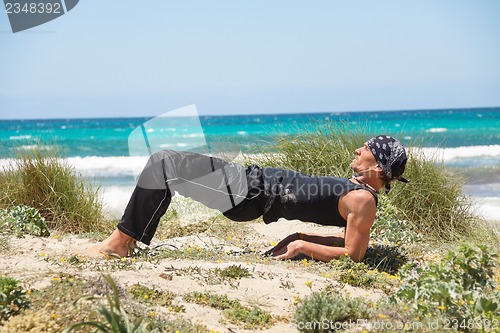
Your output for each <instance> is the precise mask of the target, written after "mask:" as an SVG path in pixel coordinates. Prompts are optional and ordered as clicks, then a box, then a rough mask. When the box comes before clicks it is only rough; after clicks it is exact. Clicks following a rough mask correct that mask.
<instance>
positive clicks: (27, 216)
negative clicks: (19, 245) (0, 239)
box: [0, 205, 50, 237]
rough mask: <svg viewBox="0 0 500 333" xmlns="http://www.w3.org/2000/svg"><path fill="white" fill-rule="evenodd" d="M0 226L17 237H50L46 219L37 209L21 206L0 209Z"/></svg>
mask: <svg viewBox="0 0 500 333" xmlns="http://www.w3.org/2000/svg"><path fill="white" fill-rule="evenodd" d="M0 226H1V227H2V228H4V230H5V229H6V230H8V231H9V232H12V233H15V234H16V235H17V236H22V235H25V234H28V235H33V236H41V237H48V236H50V232H49V229H47V224H46V223H45V218H44V217H43V216H41V215H40V212H39V211H38V209H36V208H32V207H28V206H25V205H19V206H15V207H11V208H9V209H0Z"/></svg>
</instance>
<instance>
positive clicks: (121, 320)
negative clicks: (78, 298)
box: [64, 275, 160, 333]
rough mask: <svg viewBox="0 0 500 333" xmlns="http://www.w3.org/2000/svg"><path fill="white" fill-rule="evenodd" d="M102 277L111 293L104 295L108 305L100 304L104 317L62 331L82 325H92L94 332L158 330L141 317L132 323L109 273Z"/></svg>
mask: <svg viewBox="0 0 500 333" xmlns="http://www.w3.org/2000/svg"><path fill="white" fill-rule="evenodd" d="M104 279H105V280H106V282H107V283H108V284H109V285H110V287H111V289H112V294H111V295H109V294H108V295H106V300H107V304H108V307H105V306H102V307H100V308H99V310H98V312H99V313H100V314H101V315H102V316H103V317H104V318H103V320H102V321H84V322H81V323H77V324H73V325H71V326H70V327H68V328H66V329H65V330H64V333H69V332H75V331H77V330H78V329H80V328H83V327H86V326H88V327H93V328H95V332H105V333H107V332H110V333H118V332H120V333H122V332H123V333H143V332H145V333H146V332H147V333H152V332H160V331H159V329H151V328H150V324H149V323H148V322H146V321H143V320H142V319H140V318H139V319H137V320H136V321H135V322H134V323H133V322H131V320H130V319H129V316H128V315H127V313H126V311H125V310H124V309H123V308H122V307H121V305H120V296H119V292H118V288H117V286H116V283H115V282H114V281H113V279H112V278H111V277H110V276H109V275H105V276H104ZM85 299H87V300H96V299H97V298H96V297H86V298H85Z"/></svg>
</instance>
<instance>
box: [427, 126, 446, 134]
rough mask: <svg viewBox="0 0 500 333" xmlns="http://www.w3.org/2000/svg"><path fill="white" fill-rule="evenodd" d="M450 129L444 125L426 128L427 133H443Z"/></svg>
mask: <svg viewBox="0 0 500 333" xmlns="http://www.w3.org/2000/svg"><path fill="white" fill-rule="evenodd" d="M446 131H448V129H447V128H444V127H435V128H429V129H428V130H426V132H427V133H442V132H446Z"/></svg>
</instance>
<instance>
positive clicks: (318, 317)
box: [293, 291, 369, 333]
mask: <svg viewBox="0 0 500 333" xmlns="http://www.w3.org/2000/svg"><path fill="white" fill-rule="evenodd" d="M366 318H369V309H368V306H367V305H366V304H365V302H364V300H363V299H361V298H349V297H344V296H342V295H341V294H338V293H328V292H326V291H322V292H313V293H312V294H311V295H309V296H308V297H306V298H305V299H302V300H300V301H299V304H298V305H297V309H296V311H295V315H294V318H293V323H294V325H295V327H296V328H297V329H298V330H299V331H300V332H315V333H316V332H334V331H336V330H339V328H349V327H350V326H349V325H350V324H352V323H356V322H357V320H358V319H366ZM351 328H352V327H351Z"/></svg>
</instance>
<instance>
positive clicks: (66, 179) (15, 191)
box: [0, 145, 106, 233]
mask: <svg viewBox="0 0 500 333" xmlns="http://www.w3.org/2000/svg"><path fill="white" fill-rule="evenodd" d="M0 187H1V188H2V192H1V194H0V208H9V207H12V206H17V205H26V206H29V207H33V208H36V209H38V210H39V212H40V214H41V215H42V216H43V217H44V218H45V220H46V222H47V225H48V227H49V228H51V229H57V230H60V231H65V232H72V233H83V232H94V231H98V230H102V229H103V228H106V227H105V225H106V223H105V220H104V215H103V209H102V202H101V201H100V198H99V196H98V188H96V187H94V186H92V184H90V183H88V181H86V180H85V179H83V178H82V177H81V176H79V175H78V174H77V173H76V171H75V169H74V168H73V167H71V166H69V165H68V164H66V163H65V162H64V161H63V160H62V159H61V158H60V156H58V154H57V152H54V151H51V150H47V149H44V147H43V146H41V145H38V146H37V147H36V148H35V149H32V150H23V151H20V152H19V154H18V155H17V156H16V157H15V158H13V159H11V160H10V162H9V163H8V164H7V165H5V166H4V167H3V169H1V170H0Z"/></svg>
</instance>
